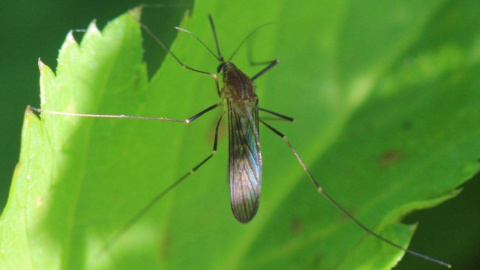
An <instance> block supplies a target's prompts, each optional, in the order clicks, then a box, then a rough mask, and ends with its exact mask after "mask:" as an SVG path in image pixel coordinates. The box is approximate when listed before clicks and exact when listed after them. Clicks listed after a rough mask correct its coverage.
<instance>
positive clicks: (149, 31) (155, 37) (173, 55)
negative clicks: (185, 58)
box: [130, 11, 214, 76]
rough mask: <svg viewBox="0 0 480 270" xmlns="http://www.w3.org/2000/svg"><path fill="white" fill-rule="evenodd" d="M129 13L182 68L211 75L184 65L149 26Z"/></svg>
mask: <svg viewBox="0 0 480 270" xmlns="http://www.w3.org/2000/svg"><path fill="white" fill-rule="evenodd" d="M130 14H131V15H132V17H133V19H134V20H136V21H137V23H138V24H139V25H140V26H141V27H142V29H143V30H144V31H145V32H146V33H147V34H148V35H149V36H151V37H152V38H153V40H155V42H156V43H157V44H158V45H160V46H161V47H162V48H163V49H164V50H165V51H166V52H167V53H168V54H170V55H171V56H172V57H173V58H174V59H175V60H176V61H177V62H178V63H179V64H180V65H181V66H182V67H183V68H186V69H189V70H192V71H195V72H198V73H202V74H205V75H209V76H212V75H214V74H212V73H210V72H205V71H201V70H198V69H195V68H191V67H189V66H187V65H185V64H184V63H183V62H182V61H181V60H180V59H179V58H178V57H177V56H176V55H175V54H174V53H173V52H172V51H171V50H170V49H169V48H168V47H167V46H166V45H165V43H163V42H162V40H160V38H158V37H157V36H156V35H155V34H154V33H153V31H152V30H150V28H148V26H146V25H145V24H143V23H142V22H141V21H140V19H139V18H137V17H136V15H135V14H134V13H133V12H132V11H130Z"/></svg>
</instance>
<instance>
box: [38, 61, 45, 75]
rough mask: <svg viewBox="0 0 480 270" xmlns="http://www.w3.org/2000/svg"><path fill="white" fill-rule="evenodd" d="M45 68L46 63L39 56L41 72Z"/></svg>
mask: <svg viewBox="0 0 480 270" xmlns="http://www.w3.org/2000/svg"><path fill="white" fill-rule="evenodd" d="M43 68H45V64H44V63H43V62H42V59H41V58H40V57H39V58H38V69H40V72H42V70H43Z"/></svg>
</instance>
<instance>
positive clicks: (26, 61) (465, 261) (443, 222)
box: [0, 0, 480, 269]
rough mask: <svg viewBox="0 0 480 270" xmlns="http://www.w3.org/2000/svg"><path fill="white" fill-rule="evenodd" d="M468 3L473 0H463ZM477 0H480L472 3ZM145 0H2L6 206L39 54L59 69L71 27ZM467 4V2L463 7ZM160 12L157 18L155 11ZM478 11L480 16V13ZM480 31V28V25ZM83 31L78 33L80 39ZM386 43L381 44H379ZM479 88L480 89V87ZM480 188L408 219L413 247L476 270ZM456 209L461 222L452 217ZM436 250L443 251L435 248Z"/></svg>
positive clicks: (0, 108)
mask: <svg viewBox="0 0 480 270" xmlns="http://www.w3.org/2000/svg"><path fill="white" fill-rule="evenodd" d="M165 2H166V3H167V4H169V5H178V6H179V7H180V8H167V9H159V10H158V12H155V14H153V13H149V14H147V15H149V17H147V18H144V22H145V23H146V24H148V25H149V26H150V27H152V28H153V29H155V24H156V23H160V22H161V23H165V24H167V25H177V24H178V21H179V19H180V18H181V16H182V14H183V9H182V7H185V8H188V7H189V6H191V2H192V1H191V0H184V1H173V0H170V1H165ZM174 2H175V3H174ZM465 2H468V1H465ZM470 2H471V3H478V1H470ZM141 3H144V2H140V1H139V2H136V3H135V2H133V1H101V2H99V1H92V0H83V1H72V0H69V1H60V0H50V1H24V0H23V1H2V2H1V3H0V10H1V16H0V20H1V21H2V23H1V25H2V27H1V29H0V31H1V35H0V36H1V37H2V42H1V45H0V46H1V50H0V52H1V53H0V59H1V61H0V62H1V63H2V65H1V67H0V68H1V73H0V74H2V75H1V80H0V83H1V84H2V85H1V87H0V91H1V93H2V98H1V100H0V102H1V104H0V121H1V124H0V126H1V127H2V129H1V131H2V132H0V139H1V142H0V145H1V151H0V206H1V207H2V208H3V206H4V205H5V203H6V200H7V196H8V190H9V186H10V182H11V177H12V173H13V169H14V167H15V164H16V162H17V161H18V154H19V149H20V130H21V125H22V121H23V112H24V110H25V107H26V105H27V104H31V105H38V104H39V86H38V75H39V72H38V67H37V60H38V58H39V57H40V58H41V59H42V61H43V62H44V63H46V64H47V65H48V66H50V67H52V68H54V67H55V66H56V57H57V54H58V49H59V48H60V45H61V44H62V42H63V40H64V39H65V36H66V34H67V32H68V31H69V30H71V29H84V28H86V27H87V26H88V24H89V23H90V22H91V21H92V20H93V19H96V21H97V24H98V26H99V28H103V26H104V25H105V24H106V22H107V21H108V20H111V19H113V18H114V17H116V16H117V15H119V14H121V13H123V12H125V10H127V9H130V8H132V7H134V6H135V5H137V4H141ZM465 8H467V7H465ZM151 15H155V16H151ZM479 16H480V14H479ZM477 27H478V28H479V32H480V25H479V26H477ZM81 35H82V34H81V33H80V32H79V33H75V36H76V37H81ZM174 35H175V31H174V30H173V29H172V30H171V31H170V32H169V33H164V35H163V36H162V38H163V39H164V41H166V43H170V42H171V40H172V39H173V37H174ZM379 46H381V44H379ZM163 56H164V52H163V51H162V50H161V49H160V48H158V46H155V44H147V47H146V61H147V62H148V64H149V67H150V68H149V70H150V72H153V71H154V70H155V69H156V66H158V63H160V61H161V58H162V57H163ZM479 91H480V90H479ZM479 190H480V181H479V176H478V175H477V177H475V179H473V180H471V181H469V182H468V183H467V184H466V185H465V186H464V191H463V192H462V193H461V194H460V196H458V197H457V198H455V199H453V200H450V201H448V202H446V203H444V204H442V205H440V206H439V207H436V208H434V209H431V210H426V211H419V212H417V213H415V214H412V215H410V216H408V217H407V218H406V221H407V222H410V223H412V222H417V221H418V222H419V223H420V226H419V228H418V230H417V233H416V235H415V236H414V238H413V241H412V244H411V246H410V247H411V248H412V249H414V250H418V251H423V250H430V251H432V250H433V251H432V252H430V253H429V254H428V255H431V256H433V257H436V258H439V259H442V260H445V261H448V262H449V263H452V264H453V265H454V267H455V269H478V265H480V258H479V256H478V255H479V254H480V232H479V230H478V228H480V208H479V205H480V198H479V196H478V191H479ZM453 213H455V217H456V219H455V220H454V221H453V220H451V219H450V217H451V216H453ZM432 247H436V248H437V250H436V251H435V249H432ZM395 269H441V268H440V267H439V266H437V265H432V264H431V263H428V262H424V261H422V260H419V259H418V258H414V257H412V256H406V258H405V259H404V261H402V262H401V263H400V265H399V266H398V267H397V268H395Z"/></svg>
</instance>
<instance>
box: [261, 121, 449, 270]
mask: <svg viewBox="0 0 480 270" xmlns="http://www.w3.org/2000/svg"><path fill="white" fill-rule="evenodd" d="M260 122H261V123H262V124H263V125H265V126H266V127H267V128H268V129H270V130H271V131H273V133H275V134H277V135H278V136H280V137H281V138H282V139H283V140H284V141H285V143H286V144H287V145H288V147H289V148H290V150H291V151H292V153H293V154H294V155H295V157H296V158H297V160H298V162H299V163H300V165H301V166H302V168H303V170H304V171H305V172H306V173H307V175H308V178H310V180H311V181H312V183H313V185H314V186H315V188H316V189H317V191H318V193H320V194H321V195H323V196H324V197H325V198H326V199H327V200H328V201H330V202H331V203H332V204H333V205H334V206H335V207H337V208H338V209H339V210H340V211H341V212H343V213H344V214H345V215H346V216H347V217H349V218H350V219H351V220H352V221H353V222H355V223H356V224H357V225H358V226H359V227H360V228H362V230H364V231H365V232H367V233H368V234H370V235H372V236H374V237H376V238H377V239H379V240H381V241H383V242H385V243H387V244H389V245H391V246H393V247H395V248H397V249H400V250H403V251H405V252H408V253H410V254H412V255H414V256H417V257H420V258H423V259H425V260H427V261H431V262H434V263H437V264H440V265H443V266H446V267H448V268H451V265H450V264H448V263H445V262H442V261H440V260H437V259H434V258H431V257H429V256H426V255H423V254H421V253H418V252H415V251H413V250H410V249H407V248H404V247H402V246H400V245H398V244H395V243H394V242H392V241H390V240H388V239H386V238H384V237H382V236H380V235H379V234H377V233H375V232H374V231H372V230H371V229H369V228H368V227H367V226H365V225H364V224H363V223H361V222H360V221H359V220H358V219H356V218H355V217H354V216H353V215H352V214H350V213H349V212H348V211H347V210H346V209H345V208H343V206H341V205H340V204H339V203H338V202H337V201H336V200H335V199H333V198H332V197H331V196H330V195H329V194H328V193H326V192H325V191H324V190H323V188H322V186H320V184H319V183H318V181H317V180H315V178H314V177H313V175H312V174H311V173H310V171H309V170H308V168H307V166H306V165H305V163H303V161H302V159H301V158H300V156H299V155H298V153H297V151H296V150H295V149H294V148H293V147H292V145H291V144H290V141H289V140H288V139H287V136H285V135H283V134H282V133H281V132H280V131H278V130H276V129H275V128H273V127H272V126H270V125H269V124H267V123H265V122H264V121H262V120H260Z"/></svg>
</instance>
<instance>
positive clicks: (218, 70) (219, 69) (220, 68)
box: [217, 63, 225, 73]
mask: <svg viewBox="0 0 480 270" xmlns="http://www.w3.org/2000/svg"><path fill="white" fill-rule="evenodd" d="M224 66H225V63H221V64H220V65H218V67H217V73H220V71H222V68H223V67H224Z"/></svg>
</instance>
